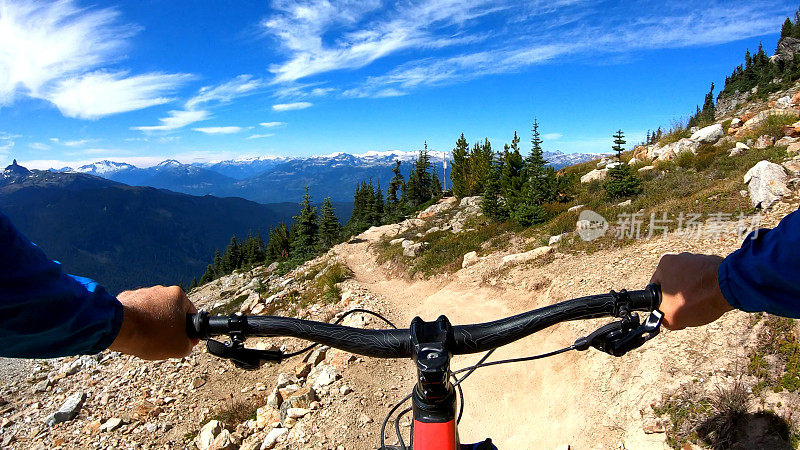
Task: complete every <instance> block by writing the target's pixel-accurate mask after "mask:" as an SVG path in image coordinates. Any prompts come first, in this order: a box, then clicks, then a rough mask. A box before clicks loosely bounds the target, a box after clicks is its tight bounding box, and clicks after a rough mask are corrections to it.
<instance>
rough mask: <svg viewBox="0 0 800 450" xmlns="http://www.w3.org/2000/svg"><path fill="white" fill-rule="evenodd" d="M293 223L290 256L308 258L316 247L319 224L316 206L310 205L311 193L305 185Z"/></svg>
mask: <svg viewBox="0 0 800 450" xmlns="http://www.w3.org/2000/svg"><path fill="white" fill-rule="evenodd" d="M294 224H295V227H296V230H295V236H294V239H293V240H292V257H294V258H300V259H303V260H305V259H308V258H310V257H311V256H313V255H314V252H315V251H316V248H317V240H318V239H319V224H318V222H317V208H315V207H312V206H311V195H310V194H309V193H308V187H307V186H306V193H305V194H304V195H303V201H302V202H301V203H300V213H298V215H296V216H294Z"/></svg>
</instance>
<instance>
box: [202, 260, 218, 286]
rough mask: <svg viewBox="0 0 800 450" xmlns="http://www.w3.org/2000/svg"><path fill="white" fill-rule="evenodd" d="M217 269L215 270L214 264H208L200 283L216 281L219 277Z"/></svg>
mask: <svg viewBox="0 0 800 450" xmlns="http://www.w3.org/2000/svg"><path fill="white" fill-rule="evenodd" d="M216 272H217V271H216V270H214V266H213V265H211V264H209V265H207V266H206V271H205V273H204V274H203V276H202V277H200V284H206V283H210V282H212V281H214V279H215V278H216V277H217V275H216Z"/></svg>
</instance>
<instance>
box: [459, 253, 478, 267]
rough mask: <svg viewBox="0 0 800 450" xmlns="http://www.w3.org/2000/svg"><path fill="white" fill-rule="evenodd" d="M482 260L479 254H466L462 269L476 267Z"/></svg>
mask: <svg viewBox="0 0 800 450" xmlns="http://www.w3.org/2000/svg"><path fill="white" fill-rule="evenodd" d="M480 260H481V259H480V258H479V257H478V252H469V253H466V254H464V260H463V261H462V262H461V268H462V269H465V268H467V267H470V266H474V265H475V264H477V263H478V261H480Z"/></svg>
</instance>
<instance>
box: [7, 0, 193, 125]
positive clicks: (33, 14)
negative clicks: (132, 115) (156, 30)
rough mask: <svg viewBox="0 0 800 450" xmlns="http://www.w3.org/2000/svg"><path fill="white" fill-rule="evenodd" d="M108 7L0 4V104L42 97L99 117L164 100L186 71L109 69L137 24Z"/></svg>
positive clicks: (71, 113) (71, 111) (67, 111)
mask: <svg viewBox="0 0 800 450" xmlns="http://www.w3.org/2000/svg"><path fill="white" fill-rule="evenodd" d="M118 16H119V14H118V12H117V11H116V10H114V9H111V8H107V9H99V10H87V9H84V8H79V7H78V6H76V5H75V3H74V1H72V0H61V1H58V2H39V1H16V0H5V1H3V2H2V3H0V41H1V42H3V46H2V51H0V106H5V105H9V104H11V103H13V102H14V99H15V98H16V97H17V96H28V97H34V98H39V99H44V100H47V101H49V102H51V103H53V104H54V105H56V106H57V107H58V109H59V110H60V111H61V112H62V114H64V115H65V116H68V117H77V118H83V119H97V118H100V117H104V116H108V115H111V114H116V113H121V112H126V111H132V110H135V109H142V108H147V107H149V106H153V105H157V104H161V103H164V102H166V101H168V100H167V97H165V95H168V94H169V93H171V92H173V91H174V89H175V88H177V87H178V86H179V85H180V84H181V83H183V82H184V81H185V80H186V79H187V76H186V75H184V74H164V73H145V74H139V75H130V74H129V73H128V72H125V71H119V70H116V71H108V70H106V69H104V68H107V67H108V66H109V65H110V64H114V63H116V62H118V61H119V60H120V59H122V58H123V56H124V50H125V47H126V46H127V41H128V39H129V38H130V37H131V36H132V35H133V34H135V33H136V31H137V28H136V27H133V26H130V25H121V24H118Z"/></svg>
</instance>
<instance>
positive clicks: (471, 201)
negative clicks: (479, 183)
mask: <svg viewBox="0 0 800 450" xmlns="http://www.w3.org/2000/svg"><path fill="white" fill-rule="evenodd" d="M481 202H483V197H481V196H480V195H477V196H474V197H464V198H462V199H461V203H459V204H458V206H459V207H462V208H463V207H466V206H481Z"/></svg>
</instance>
